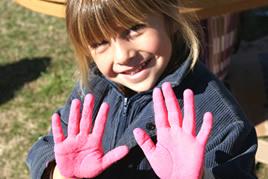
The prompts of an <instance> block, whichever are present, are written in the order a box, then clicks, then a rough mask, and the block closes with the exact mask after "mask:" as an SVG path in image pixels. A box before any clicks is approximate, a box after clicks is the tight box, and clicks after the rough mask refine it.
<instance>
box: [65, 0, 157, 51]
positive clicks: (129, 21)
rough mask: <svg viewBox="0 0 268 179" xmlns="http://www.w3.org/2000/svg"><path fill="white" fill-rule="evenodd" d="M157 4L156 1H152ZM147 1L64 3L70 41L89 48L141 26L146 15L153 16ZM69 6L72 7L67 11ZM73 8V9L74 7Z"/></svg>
mask: <svg viewBox="0 0 268 179" xmlns="http://www.w3.org/2000/svg"><path fill="white" fill-rule="evenodd" d="M151 1H154V3H155V2H156V0H151ZM151 1H150V0H149V1H148V0H147V1H144V0H73V1H69V5H68V4H67V14H66V18H67V22H69V24H67V28H68V31H69V34H70V36H71V40H72V41H75V43H76V44H80V45H82V47H83V48H84V49H85V50H86V49H88V46H92V45H93V44H95V43H101V42H102V41H103V40H107V39H110V38H112V37H115V36H116V34H117V33H119V32H120V31H122V30H125V29H129V28H131V27H132V26H133V25H136V24H139V23H144V20H145V18H146V14H148V13H154V11H156V9H155V8H153V7H152V3H151ZM68 6H70V7H72V8H68ZM74 7H75V8H74Z"/></svg>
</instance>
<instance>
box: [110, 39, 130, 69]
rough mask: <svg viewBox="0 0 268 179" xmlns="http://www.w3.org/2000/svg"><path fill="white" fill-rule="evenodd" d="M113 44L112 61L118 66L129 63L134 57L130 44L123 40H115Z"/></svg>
mask: <svg viewBox="0 0 268 179" xmlns="http://www.w3.org/2000/svg"><path fill="white" fill-rule="evenodd" d="M113 44H114V54H115V55H114V58H115V59H114V61H115V62H116V63H117V64H119V65H126V64H129V63H131V59H132V58H133V57H134V56H135V49H134V48H133V45H132V44H131V42H129V41H127V40H124V39H116V40H114V41H113Z"/></svg>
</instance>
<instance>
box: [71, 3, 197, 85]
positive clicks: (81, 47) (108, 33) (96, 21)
mask: <svg viewBox="0 0 268 179" xmlns="http://www.w3.org/2000/svg"><path fill="white" fill-rule="evenodd" d="M179 5H181V4H179V2H178V0H67V6H66V26H67V32H68V34H69V38H70V40H71V42H72V44H73V46H74V50H75V54H76V56H77V62H78V67H79V71H80V76H81V82H82V86H86V84H87V80H88V70H89V66H90V64H91V63H92V61H93V60H92V57H91V54H90V51H89V46H91V45H93V43H99V42H102V41H103V40H104V39H110V38H111V37H115V36H116V34H117V32H118V28H119V27H120V28H123V29H129V28H130V27H132V26H133V25H135V24H139V23H144V19H145V18H146V15H148V14H152V13H155V14H157V13H158V14H162V15H163V16H164V18H165V21H166V25H167V30H168V31H169V33H170V37H171V38H172V39H175V41H174V40H173V42H172V43H176V44H179V43H182V42H181V40H182V39H183V40H184V43H185V44H186V45H187V47H188V49H189V52H190V53H189V57H191V59H192V67H193V66H194V64H195V62H196V61H197V58H198V56H199V40H198V35H197V33H196V31H195V28H194V25H193V23H192V22H191V21H189V18H188V19H187V18H186V17H185V15H183V14H181V13H179V10H178V9H179V8H178V7H179ZM175 32H176V33H175ZM174 35H175V36H174ZM172 39H171V40H172ZM173 46H174V44H173ZM175 46H176V45H175ZM174 50H176V49H173V51H174Z"/></svg>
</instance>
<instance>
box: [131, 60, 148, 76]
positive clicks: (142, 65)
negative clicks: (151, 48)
mask: <svg viewBox="0 0 268 179" xmlns="http://www.w3.org/2000/svg"><path fill="white" fill-rule="evenodd" d="M149 62H150V60H147V61H146V62H144V63H142V64H140V66H139V67H138V68H136V70H134V71H132V72H131V73H130V75H135V74H136V73H138V72H139V71H141V70H142V69H143V68H144V67H145V66H146V65H147V64H148V63H149Z"/></svg>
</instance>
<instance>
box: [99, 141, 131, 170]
mask: <svg viewBox="0 0 268 179" xmlns="http://www.w3.org/2000/svg"><path fill="white" fill-rule="evenodd" d="M128 152H129V150H128V147H127V146H126V145H122V146H119V147H116V148H114V149H113V150H111V151H109V152H107V153H106V154H105V155H104V156H103V159H102V168H103V169H104V170H105V169H106V168H108V167H109V166H110V165H112V164H113V163H115V162H117V161H118V160H120V159H122V158H123V157H124V156H126V155H127V154H128Z"/></svg>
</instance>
